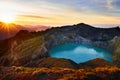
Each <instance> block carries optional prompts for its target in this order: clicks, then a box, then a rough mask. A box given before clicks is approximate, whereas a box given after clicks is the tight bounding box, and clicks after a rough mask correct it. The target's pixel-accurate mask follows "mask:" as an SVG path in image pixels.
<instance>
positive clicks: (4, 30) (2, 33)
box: [0, 22, 49, 40]
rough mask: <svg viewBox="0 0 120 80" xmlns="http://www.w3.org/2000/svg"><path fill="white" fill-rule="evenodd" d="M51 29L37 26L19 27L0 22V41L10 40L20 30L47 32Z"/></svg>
mask: <svg viewBox="0 0 120 80" xmlns="http://www.w3.org/2000/svg"><path fill="white" fill-rule="evenodd" d="M48 28H49V27H47V26H42V25H37V26H31V25H24V26H22V25H17V24H14V23H9V24H6V23H4V22H0V40H4V39H7V38H10V37H12V36H14V35H15V34H16V33H17V32H19V31H20V30H28V31H42V30H46V29H48Z"/></svg>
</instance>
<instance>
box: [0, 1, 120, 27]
mask: <svg viewBox="0 0 120 80" xmlns="http://www.w3.org/2000/svg"><path fill="white" fill-rule="evenodd" d="M6 19H7V20H6ZM0 20H1V21H5V20H6V21H9V20H11V21H14V22H15V23H17V24H23V25H28V24H29V25H30V24H31V25H38V24H41V25H52V26H56V25H66V24H76V23H81V22H84V23H87V24H109V25H111V24H115V25H116V24H120V0H0Z"/></svg>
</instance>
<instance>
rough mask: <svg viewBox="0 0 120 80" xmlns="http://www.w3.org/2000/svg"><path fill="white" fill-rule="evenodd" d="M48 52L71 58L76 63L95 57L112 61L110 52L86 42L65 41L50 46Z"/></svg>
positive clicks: (56, 55) (52, 55) (57, 56)
mask: <svg viewBox="0 0 120 80" xmlns="http://www.w3.org/2000/svg"><path fill="white" fill-rule="evenodd" d="M49 53H50V55H51V57H56V58H66V59H71V60H73V61H74V62H76V63H83V62H86V61H89V60H92V59H96V58H101V59H104V60H107V61H109V62H112V58H111V52H109V51H107V50H105V49H102V48H98V47H95V46H91V45H86V44H79V43H65V44H61V45H57V46H54V47H52V48H51V50H50V52H49Z"/></svg>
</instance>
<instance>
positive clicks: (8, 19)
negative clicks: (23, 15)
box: [0, 13, 15, 23]
mask: <svg viewBox="0 0 120 80" xmlns="http://www.w3.org/2000/svg"><path fill="white" fill-rule="evenodd" d="M0 20H1V21H2V22H5V23H12V22H14V21H15V16H14V15H12V14H10V13H5V14H3V15H2V16H1V17H0Z"/></svg>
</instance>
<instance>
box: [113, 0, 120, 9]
mask: <svg viewBox="0 0 120 80" xmlns="http://www.w3.org/2000/svg"><path fill="white" fill-rule="evenodd" d="M111 5H113V6H114V7H115V8H117V9H119V8H120V0H112V2H111Z"/></svg>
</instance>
